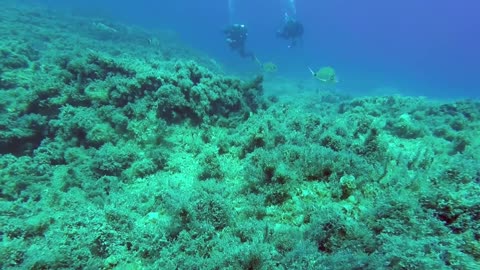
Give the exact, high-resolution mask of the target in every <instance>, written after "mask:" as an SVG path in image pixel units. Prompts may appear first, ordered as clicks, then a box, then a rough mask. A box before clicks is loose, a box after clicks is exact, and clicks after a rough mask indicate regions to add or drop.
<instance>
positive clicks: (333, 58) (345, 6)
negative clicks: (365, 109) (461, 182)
mask: <svg viewBox="0 0 480 270" xmlns="http://www.w3.org/2000/svg"><path fill="white" fill-rule="evenodd" d="M43 2H44V3H45V2H46V3H47V4H48V5H50V6H51V7H54V8H66V9H70V10H72V11H74V12H79V13H85V14H91V15H101V16H108V17H111V18H113V19H117V20H121V21H124V22H128V23H134V24H137V25H141V26H144V27H147V28H152V29H155V28H167V29H171V30H174V31H176V32H178V34H179V35H180V36H181V37H182V39H183V40H185V41H186V42H188V43H190V44H192V47H195V48H197V49H199V50H201V51H204V52H206V53H208V54H209V55H210V56H212V57H213V58H214V59H216V60H218V61H219V62H220V63H223V64H224V65H225V66H226V67H227V68H228V69H229V70H232V71H238V72H248V71H249V70H254V69H255V64H254V63H251V62H250V61H248V60H246V59H241V58H240V57H238V55H236V54H235V53H233V52H231V51H230V50H229V48H228V47H227V46H226V44H225V42H224V37H223V35H222V29H223V28H224V27H226V26H227V25H228V24H229V23H231V22H236V23H243V24H246V25H247V27H248V29H249V37H248V41H247V46H248V48H250V49H251V50H253V51H254V52H255V54H256V55H257V56H258V58H259V59H261V60H262V61H272V62H274V63H275V64H277V65H278V67H279V74H280V75H281V76H285V77H288V78H293V79H302V80H303V79H308V78H309V76H310V74H309V72H308V69H307V66H311V67H312V68H317V67H321V66H325V65H331V66H333V67H335V69H336V70H337V73H338V75H339V77H340V80H341V81H340V84H339V88H341V89H345V91H351V92H356V93H363V92H368V91H370V90H372V89H377V88H380V89H381V88H391V89H398V90H400V91H401V92H402V93H405V94H409V95H426V96H431V97H441V98H459V97H470V98H478V97H480V82H479V71H480V49H479V48H480V17H479V16H478V15H477V13H478V10H480V3H478V1H474V0H465V1H462V2H461V3H459V2H455V1H448V0H436V1H433V0H425V1H416V0H404V1H379V0H364V1H345V0H326V1H309V0H298V1H290V0H263V1H259V0H230V1H229V0H209V1H193V0H176V1H168V2H167V1H152V0H138V1H113V0H97V1H90V0H88V1H87V0H84V1H77V0H72V1H59V0H43ZM293 7H294V8H295V10H296V14H294V16H296V18H297V19H298V20H299V21H301V22H302V23H303V24H304V27H305V34H304V38H303V42H302V44H301V45H300V46H297V47H296V48H293V49H289V48H287V45H288V44H287V42H286V41H284V40H280V39H278V38H276V37H275V32H276V30H277V29H278V28H279V27H280V26H281V25H282V22H283V19H284V13H285V12H289V13H290V14H292V13H294V12H293V11H292V9H293ZM377 93H378V92H377Z"/></svg>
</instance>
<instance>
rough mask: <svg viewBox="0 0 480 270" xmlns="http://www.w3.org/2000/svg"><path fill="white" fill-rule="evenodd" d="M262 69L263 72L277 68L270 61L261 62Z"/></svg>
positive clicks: (274, 70) (273, 70)
mask: <svg viewBox="0 0 480 270" xmlns="http://www.w3.org/2000/svg"><path fill="white" fill-rule="evenodd" d="M262 69H263V71H264V72H270V73H271V72H276V71H277V70H278V68H277V65H275V64H274V63H272V62H267V63H263V65H262Z"/></svg>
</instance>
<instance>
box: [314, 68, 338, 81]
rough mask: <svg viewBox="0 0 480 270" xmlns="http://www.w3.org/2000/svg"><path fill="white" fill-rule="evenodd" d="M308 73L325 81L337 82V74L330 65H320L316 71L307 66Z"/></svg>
mask: <svg viewBox="0 0 480 270" xmlns="http://www.w3.org/2000/svg"><path fill="white" fill-rule="evenodd" d="M308 70H310V73H312V75H313V77H315V78H317V80H319V81H321V82H326V83H338V78H337V74H336V72H335V69H333V68H332V67H330V66H327V67H322V68H320V69H319V70H318V71H317V72H315V71H313V70H312V69H311V68H308Z"/></svg>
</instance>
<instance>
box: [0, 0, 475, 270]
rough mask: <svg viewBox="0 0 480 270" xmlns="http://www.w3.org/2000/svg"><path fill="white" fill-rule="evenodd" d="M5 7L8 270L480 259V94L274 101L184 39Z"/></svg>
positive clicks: (2, 79) (1, 92)
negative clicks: (479, 98) (468, 97)
mask: <svg viewBox="0 0 480 270" xmlns="http://www.w3.org/2000/svg"><path fill="white" fill-rule="evenodd" d="M0 15H1V17H2V18H5V21H3V22H2V24H1V25H0V32H1V35H2V37H8V38H3V39H1V40H0V44H1V47H0V54H1V55H2V58H1V59H0V97H1V98H0V154H1V157H0V213H1V214H0V222H1V223H0V224H1V226H0V227H1V231H0V239H1V246H0V268H2V269H476V268H478V265H479V264H480V241H479V239H480V231H479V229H480V225H479V219H480V210H479V209H480V162H479V157H480V141H479V139H478V138H479V137H480V134H479V133H480V103H479V102H476V101H457V102H445V103H440V102H434V101H429V100H426V99H420V98H411V97H400V96H388V97H365V98H350V97H346V96H341V95H338V94H332V93H319V94H313V93H314V92H315V91H314V90H312V91H311V92H312V94H311V95H303V96H294V97H291V98H282V99H280V100H278V98H275V97H263V95H262V93H263V90H264V89H263V87H262V78H261V77H257V78H252V79H251V80H249V81H242V80H239V79H237V78H234V77H229V76H224V75H219V72H220V71H219V70H217V69H216V68H217V67H216V66H215V65H212V62H211V61H209V60H208V58H206V57H203V56H199V55H198V54H196V53H194V52H192V51H191V50H189V49H186V48H185V47H182V46H181V45H180V44H179V43H177V42H176V41H175V40H174V39H171V37H170V36H166V35H165V36H162V35H161V34H160V35H157V36H155V35H153V34H150V33H147V32H142V30H139V29H132V28H129V27H126V26H122V25H117V24H113V23H109V22H106V21H105V22H104V21H102V22H99V21H93V20H90V19H84V18H72V17H63V16H61V15H59V14H56V13H51V12H47V11H44V10H38V9H27V8H10V7H8V6H5V7H3V8H2V9H1V10H0ZM99 23H101V25H100V24H99ZM102 25H104V26H105V27H107V28H105V27H103V26H102ZM110 28H111V29H115V31H113V30H109V29H110ZM107 30H108V31H107ZM73 33H75V34H73ZM152 40H162V42H152ZM192 59H193V61H192ZM265 90H267V89H265Z"/></svg>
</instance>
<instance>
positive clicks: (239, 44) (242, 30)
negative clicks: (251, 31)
mask: <svg viewBox="0 0 480 270" xmlns="http://www.w3.org/2000/svg"><path fill="white" fill-rule="evenodd" d="M223 33H224V34H225V36H226V38H225V41H226V42H227V44H228V46H230V48H231V49H232V50H234V51H238V53H239V54H240V56H241V57H243V58H251V59H252V60H255V59H256V58H255V55H254V54H253V52H249V51H246V49H245V42H246V41H247V36H248V30H247V27H245V25H243V24H233V25H230V26H229V27H227V28H226V29H225V30H223Z"/></svg>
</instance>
